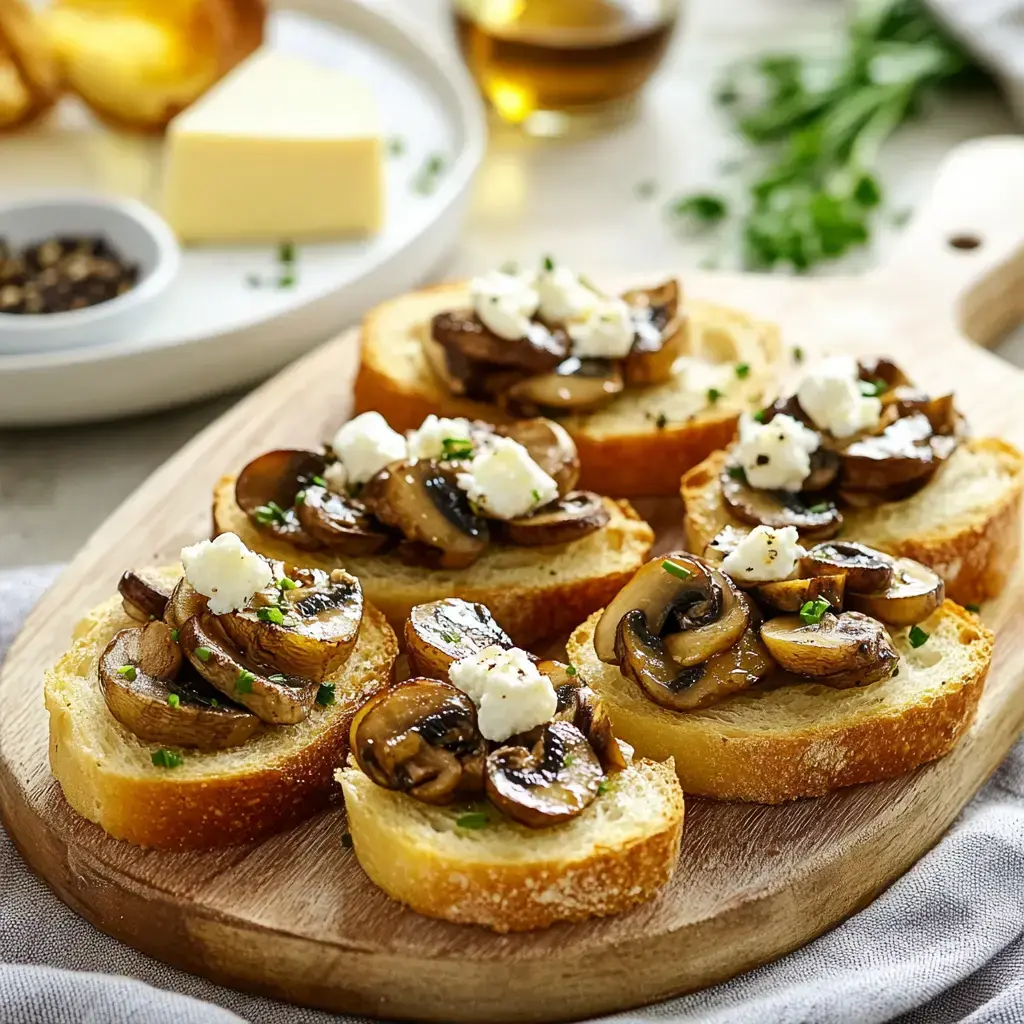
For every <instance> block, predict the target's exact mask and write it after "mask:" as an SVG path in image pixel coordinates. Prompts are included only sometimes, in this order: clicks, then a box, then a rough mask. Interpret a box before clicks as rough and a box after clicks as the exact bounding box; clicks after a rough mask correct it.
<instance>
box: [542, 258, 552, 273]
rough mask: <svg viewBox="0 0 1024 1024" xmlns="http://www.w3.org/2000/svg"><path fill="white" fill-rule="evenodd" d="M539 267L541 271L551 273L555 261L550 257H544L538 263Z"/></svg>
mask: <svg viewBox="0 0 1024 1024" xmlns="http://www.w3.org/2000/svg"><path fill="white" fill-rule="evenodd" d="M540 265H541V268H542V269H543V270H547V271H552V270H554V269H555V260H554V258H553V257H552V256H545V257H544V258H543V259H542V260H541V261H540Z"/></svg>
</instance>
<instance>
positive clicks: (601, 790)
mask: <svg viewBox="0 0 1024 1024" xmlns="http://www.w3.org/2000/svg"><path fill="white" fill-rule="evenodd" d="M607 792H608V780H607V779H602V780H601V781H600V782H599V783H598V786H597V795H598V796H604V795H605V793H607Z"/></svg>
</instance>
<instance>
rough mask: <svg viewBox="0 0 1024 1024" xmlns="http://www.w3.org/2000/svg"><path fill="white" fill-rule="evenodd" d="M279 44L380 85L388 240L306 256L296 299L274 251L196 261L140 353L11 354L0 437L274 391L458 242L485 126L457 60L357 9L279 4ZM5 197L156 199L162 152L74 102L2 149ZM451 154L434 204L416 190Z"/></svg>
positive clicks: (291, 0)
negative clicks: (247, 391) (54, 193)
mask: <svg viewBox="0 0 1024 1024" xmlns="http://www.w3.org/2000/svg"><path fill="white" fill-rule="evenodd" d="M273 8H274V9H273V13H272V14H271V17H270V21H269V24H268V45H271V46H274V47H278V48H280V49H283V50H287V51H290V52H294V53H298V54H301V55H302V56H304V57H306V58H308V59H311V60H315V61H319V62H322V63H324V64H331V65H335V66H338V67H341V68H344V69H345V70H346V71H347V72H348V73H350V74H355V75H358V76H361V77H363V78H364V79H366V80H367V81H369V82H370V84H371V86H372V87H373V89H374V92H375V94H376V96H377V99H378V103H379V104H380V106H381V110H382V116H383V122H384V132H385V135H386V136H387V137H389V138H397V139H400V140H401V143H402V153H401V154H400V155H397V156H394V157H391V158H389V159H388V160H387V165H386V170H387V204H388V205H387V216H386V223H385V227H384V230H383V231H382V232H381V233H380V234H379V235H378V236H377V237H376V238H373V239H371V240H368V241H362V242H344V243H325V244H316V245H302V246H299V247H298V249H297V253H298V272H297V279H296V283H295V285H294V286H293V287H291V288H285V289H281V288H277V287H276V286H273V285H269V286H263V287H253V285H252V283H251V279H252V278H253V277H254V276H255V277H258V278H261V279H272V278H273V276H274V274H275V271H276V269H277V249H276V247H275V246H256V247H232V248H219V247H217V248H189V249H186V250H185V251H184V253H183V259H182V266H181V272H180V274H179V276H178V279H177V281H176V282H175V284H174V286H173V289H172V292H171V294H170V295H169V296H168V298H167V301H166V302H164V303H163V304H162V305H161V309H160V312H159V314H158V315H157V316H155V317H154V318H153V319H152V320H150V321H148V322H147V323H145V324H144V325H143V326H142V327H141V329H140V331H139V333H138V334H137V335H136V336H135V337H133V338H131V339H130V340H126V341H120V342H117V343H111V344H109V345H99V346H91V347H89V348H84V349H79V350H71V351H66V352H49V353H40V354H37V355H13V356H0V426H15V425H31V424H53V423H69V422H75V421H81V420H89V419H104V418H113V417H117V416H126V415H129V414H131V413H137V412H142V411H146V410H152V409H159V408H168V407H170V406H173V405H175V404H180V403H182V402H185V401H189V400H193V399H198V398H203V397H206V396H209V395H213V394H216V393H218V392H220V391H224V390H227V389H229V388H232V387H236V386H239V385H242V384H246V383H249V382H252V381H256V380H259V379H261V378H262V377H265V376H267V375H268V374H270V373H272V372H273V371H275V370H277V369H278V368H280V367H281V366H283V365H284V364H285V363H287V362H289V361H290V360H292V359H294V358H295V357H296V356H298V355H299V354H301V353H302V352H304V351H306V350H307V349H309V348H310V347H312V346H313V345H314V344H316V343H317V342H319V341H322V340H324V339H325V338H327V337H329V336H330V335H331V334H332V333H334V332H336V331H337V330H339V329H341V328H342V327H344V326H346V325H348V324H350V323H352V322H353V321H355V320H356V319H357V318H358V317H359V316H360V314H361V313H362V312H363V311H364V310H365V309H367V308H368V307H369V306H372V305H373V304H375V303H377V302H379V301H381V300H383V299H385V298H387V297H388V296H391V295H394V294H397V293H400V292H402V291H405V290H407V289H409V288H411V287H412V286H414V285H415V284H416V283H417V282H418V281H420V280H422V279H423V278H424V277H425V276H426V275H427V274H428V272H429V271H430V270H431V268H432V267H433V266H434V265H435V264H436V263H437V262H438V261H439V260H440V259H441V258H442V257H443V256H444V255H445V253H446V252H447V250H448V249H449V248H450V247H451V246H452V244H453V243H454V241H455V238H456V235H457V232H458V229H459V226H460V223H461V220H462V216H463V213H464V209H465V206H466V202H467V199H468V192H469V185H470V183H471V181H472V178H473V175H474V173H475V171H476V169H477V167H478V166H479V164H480V160H481V158H482V155H483V150H484V143H485V136H486V129H485V123H484V117H483V113H482V109H481V105H480V101H479V99H478V97H477V94H476V91H475V89H474V87H473V85H472V83H471V81H470V80H469V78H468V76H467V75H466V73H465V71H464V70H463V68H462V67H461V65H460V64H459V62H458V60H457V59H456V58H455V57H454V56H452V55H450V54H447V53H445V52H443V51H436V50H435V49H434V48H433V47H431V46H426V45H424V43H423V40H422V38H421V36H422V32H419V33H418V32H417V30H416V29H415V28H411V27H410V26H408V25H406V24H404V23H403V22H401V21H400V20H397V19H396V18H395V16H394V15H393V14H391V13H390V12H388V13H385V12H383V11H380V10H376V9H373V8H370V7H368V6H365V5H364V4H362V3H359V2H358V0H280V2H275V3H274V4H273ZM0 154H2V155H0V198H3V199H4V200H11V199H19V198H23V197H29V196H39V195H44V194H45V193H46V192H47V191H50V190H59V191H68V190H83V189H86V190H91V191H94V192H100V193H104V194H115V195H120V196H131V197H134V198H140V199H143V200H144V201H150V202H153V201H154V200H155V197H156V195H157V194H158V193H157V186H158V181H159V156H160V143H159V141H154V140H150V139H140V138H136V137H129V136H124V135H118V134H115V133H112V132H110V131H107V130H106V129H102V128H99V127H97V126H96V125H94V124H92V123H91V122H89V120H88V119H87V118H86V117H85V116H84V115H83V113H82V111H81V110H80V109H79V108H78V107H77V106H74V105H70V106H66V107H65V108H62V109H61V111H59V116H58V117H57V118H55V119H54V120H52V121H51V122H49V123H48V124H47V125H45V126H43V127H42V128H40V129H38V130H36V131H34V132H32V133H28V134H24V135H21V136H14V137H7V138H4V139H3V140H2V141H0ZM433 154H441V155H442V156H443V157H444V160H445V170H444V172H443V173H442V174H441V175H440V176H439V177H438V179H437V187H436V189H435V190H434V191H433V192H431V193H430V194H423V193H422V192H421V191H419V190H418V189H417V188H416V187H415V185H414V182H415V180H416V177H417V173H418V172H419V171H420V169H421V168H422V166H423V164H424V162H425V161H426V160H427V159H428V158H429V157H430V156H432V155H433Z"/></svg>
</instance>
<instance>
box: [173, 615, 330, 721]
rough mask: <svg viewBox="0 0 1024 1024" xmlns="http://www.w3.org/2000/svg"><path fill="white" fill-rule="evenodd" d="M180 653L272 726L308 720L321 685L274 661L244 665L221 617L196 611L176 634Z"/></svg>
mask: <svg viewBox="0 0 1024 1024" xmlns="http://www.w3.org/2000/svg"><path fill="white" fill-rule="evenodd" d="M178 639H179V643H180V644H181V650H182V653H183V654H184V655H185V657H186V658H188V660H189V661H190V662H191V663H192V666H193V668H195V670H196V671H197V672H198V673H199V674H200V675H201V676H202V677H203V678H204V679H205V680H206V681H207V682H208V683H209V684H210V685H211V686H214V687H216V688H217V689H218V690H220V692H221V693H223V694H224V695H225V696H227V697H230V698H231V699H232V700H233V701H235V702H237V703H238V704H242V705H243V706H245V707H247V708H248V709H249V710H250V711H252V713H253V714H254V715H257V716H258V717H259V718H261V719H262V720H263V721H264V722H269V723H270V724H271V725H294V724H295V723H296V722H302V721H304V720H305V719H306V718H307V717H308V715H309V710H310V708H311V707H312V706H313V701H314V700H315V699H316V695H317V691H318V689H319V686H318V684H317V683H315V682H312V681H311V680H309V679H301V678H297V677H295V676H290V675H286V674H285V673H283V672H280V671H279V670H277V669H276V668H273V667H271V666H270V665H259V664H246V663H245V662H244V661H243V659H242V656H241V654H240V653H239V652H238V651H237V650H236V649H235V648H234V647H233V646H232V644H231V641H230V640H229V639H228V637H227V634H226V633H225V632H224V630H223V628H222V626H221V624H220V622H219V621H218V619H217V617H216V616H214V615H211V614H210V613H209V612H202V613H201V614H199V615H193V616H192V618H190V619H189V620H188V621H187V622H186V623H185V624H184V625H183V626H182V627H181V630H180V633H179V636H178Z"/></svg>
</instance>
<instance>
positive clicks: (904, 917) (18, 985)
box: [0, 568, 1024, 1024]
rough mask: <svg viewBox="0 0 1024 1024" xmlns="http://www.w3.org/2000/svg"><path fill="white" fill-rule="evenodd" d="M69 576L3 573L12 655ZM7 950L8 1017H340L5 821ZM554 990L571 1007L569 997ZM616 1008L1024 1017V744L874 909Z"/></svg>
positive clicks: (754, 1021) (825, 1020)
mask: <svg viewBox="0 0 1024 1024" xmlns="http://www.w3.org/2000/svg"><path fill="white" fill-rule="evenodd" d="M55 573H56V569H54V568H47V569H44V570H39V569H34V570H32V572H31V574H28V573H8V574H0V655H2V653H3V651H5V650H6V647H7V645H8V644H9V643H10V641H11V639H13V636H14V633H15V632H16V630H17V626H18V624H19V623H20V621H21V619H22V618H23V616H24V615H25V613H26V612H27V611H28V608H29V606H30V605H31V603H32V602H33V601H34V600H35V599H36V597H37V596H38V594H39V593H40V591H41V589H42V587H43V585H45V584H46V583H49V581H50V580H51V579H52V578H53V577H54V575H55ZM0 962H2V964H3V965H0V1024H15V1022H17V1024H22V1022H25V1024H36V1022H39V1024H44V1022H45V1024H63V1022H68V1024H71V1022H76V1024H77V1022H96V1024H101V1022H102V1024H122V1022H131V1024H165V1022H166V1024H171V1022H173V1024H192V1022H193V1021H196V1022H199V1021H202V1022H212V1024H229V1022H233V1021H234V1022H237V1021H238V1019H239V1018H241V1019H243V1020H248V1021H252V1022H253V1024H326V1022H327V1021H331V1020H338V1019H340V1018H335V1017H331V1016H329V1015H327V1014H323V1013H317V1012H314V1011H311V1010H302V1009H297V1008H294V1007H290V1006H285V1005H283V1004H281V1003H275V1002H272V1001H269V1000H265V999H259V998H256V997H254V996H248V995H244V994H242V993H238V992H233V991H231V990H229V989H224V988H221V987H219V986H217V985H213V984H211V983H210V982H207V981H205V980H203V979H202V978H196V977H193V976H191V975H188V974H183V973H182V972H180V971H176V970H174V969H172V968H170V967H166V966H164V965H163V964H160V963H158V962H157V961H155V960H151V959H149V958H148V957H145V956H142V955H141V954H140V953H136V952H135V951H134V950H132V949H129V948H128V947H127V946H124V945H122V944H121V943H119V942H115V941H114V940H113V939H111V938H109V937H108V936H106V935H103V934H101V933H100V932H97V931H96V930H95V929H94V928H93V927H92V926H91V925H89V924H87V923H86V922H85V921H84V920H82V919H81V918H79V917H78V916H76V915H75V914H74V913H73V912H72V911H71V910H69V909H68V908H67V907H65V906H64V905H63V904H62V903H60V901H59V900H57V898H56V897H55V896H53V895H52V894H51V893H50V892H49V890H48V889H47V888H46V887H45V886H44V885H43V884H42V883H41V882H39V881H38V880H37V879H36V878H35V877H33V876H32V874H31V873H30V872H29V871H28V869H27V868H26V867H25V865H24V863H23V862H22V860H21V858H20V857H19V856H18V854H17V852H16V851H15V850H14V847H13V846H12V844H11V842H10V840H9V839H8V838H7V837H6V836H5V835H3V833H2V832H0ZM76 972H89V973H76ZM174 993H183V995H178V994H174ZM551 998H552V1004H553V1005H555V1004H557V999H558V993H556V992H553V993H551ZM196 1000H207V1001H208V1003H211V1004H216V1006H214V1005H204V1004H202V1003H198V1002H196ZM218 1007H223V1008H225V1009H219V1008H218ZM228 1011H231V1012H228ZM236 1014H237V1015H238V1016H235V1015H236ZM612 1019H613V1020H617V1021H628V1022H641V1021H673V1022H687V1024H689V1022H701V1024H773V1022H784V1024H876V1022H881V1021H890V1020H892V1021H898V1024H952V1022H954V1021H963V1022H969V1024H1021V1022H1024V744H1018V746H1017V748H1016V750H1015V751H1014V753H1013V754H1012V755H1011V757H1010V758H1008V759H1007V761H1006V762H1005V763H1004V764H1003V765H1002V767H1001V768H1000V769H999V771H998V772H997V773H996V775H995V777H994V778H993V779H992V781H991V782H989V784H988V785H987V786H986V787H985V788H984V789H983V790H982V791H981V793H979V795H978V796H977V797H976V798H975V799H974V801H973V802H972V803H971V804H970V805H969V806H968V807H967V808H966V810H965V811H964V813H963V814H962V815H961V816H960V819H959V820H958V821H957V823H956V824H955V825H954V826H953V828H952V829H951V830H950V832H949V834H948V835H947V836H946V837H945V839H943V841H942V842H941V843H939V845H938V846H937V847H936V848H935V849H934V850H933V851H932V852H931V853H929V854H928V855H927V856H926V857H924V859H923V860H921V862H920V863H919V864H917V866H916V867H914V868H913V869H912V870H911V871H910V872H908V873H907V875H906V876H904V877H903V878H902V879H900V880H899V881H898V882H897V883H896V884H895V885H893V886H892V888H891V889H889V890H888V891H887V892H886V893H885V894H884V895H882V896H881V897H880V898H879V899H877V900H876V901H875V902H874V903H873V904H872V905H871V906H869V907H868V908H867V909H866V910H863V911H861V912H860V913H859V914H857V915H856V916H855V917H853V918H851V919H850V920H849V921H847V922H845V923H844V924H842V925H840V926H839V927H838V928H836V929H834V930H833V931H831V932H829V933H828V934H827V935H824V936H823V937H822V938H820V939H818V940H817V941H816V942H813V943H811V944H810V945H808V946H806V947H805V948H804V949H801V950H798V951H797V952H796V953H792V954H791V955H789V956H787V957H784V958H783V959H782V960H779V961H777V962H776V963H774V964H770V965H768V966H767V967H763V968H760V969H759V970H756V971H752V972H750V973H749V974H746V975H743V976H742V977H740V978H737V979H735V980H734V981H732V982H729V983H728V984H725V985H719V986H718V987H716V988H713V989H709V990H708V991H706V992H698V993H695V994H694V995H691V996H686V997H684V998H682V999H675V1000H672V1001H670V1002H668V1003H663V1004H661V1005H659V1006H653V1007H648V1008H646V1009H643V1010H637V1011H633V1012H630V1013H624V1014H621V1015H619V1016H617V1017H615V1018H612Z"/></svg>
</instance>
